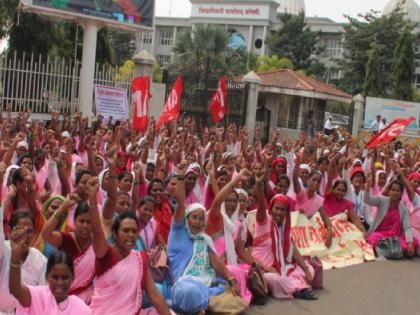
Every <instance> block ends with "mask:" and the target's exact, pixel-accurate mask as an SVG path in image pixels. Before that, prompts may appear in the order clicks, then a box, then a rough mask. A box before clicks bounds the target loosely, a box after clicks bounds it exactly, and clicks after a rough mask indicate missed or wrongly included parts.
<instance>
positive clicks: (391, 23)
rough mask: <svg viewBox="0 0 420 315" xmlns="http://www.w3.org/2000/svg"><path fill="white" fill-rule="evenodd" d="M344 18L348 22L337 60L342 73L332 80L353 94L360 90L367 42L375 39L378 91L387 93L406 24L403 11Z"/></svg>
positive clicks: (366, 55) (367, 48)
mask: <svg viewBox="0 0 420 315" xmlns="http://www.w3.org/2000/svg"><path fill="white" fill-rule="evenodd" d="M346 18H347V20H348V23H346V24H344V30H345V34H344V43H343V48H344V57H343V59H341V60H340V61H339V63H338V65H339V69H340V70H341V71H342V73H343V75H342V77H341V78H340V79H339V80H338V81H337V82H335V83H336V84H337V86H338V87H340V88H341V89H344V90H346V91H347V92H349V93H350V94H353V95H355V94H358V93H361V92H363V84H364V82H365V77H366V65H367V63H368V61H369V51H370V50H371V43H373V42H376V43H377V44H378V46H379V47H380V52H379V56H380V66H379V68H380V71H381V75H380V77H379V87H380V88H379V89H380V91H381V93H380V94H382V95H383V96H387V95H389V94H390V93H391V82H392V80H391V75H392V71H391V68H392V63H393V59H394V52H395V48H396V45H397V42H398V39H399V38H400V36H401V34H402V32H403V30H404V28H405V26H406V24H407V22H406V21H405V20H404V14H402V13H401V12H400V11H399V10H396V11H394V12H392V13H390V14H387V15H379V13H378V12H375V11H371V12H368V13H366V14H363V15H359V16H358V18H353V17H350V16H347V17H346Z"/></svg>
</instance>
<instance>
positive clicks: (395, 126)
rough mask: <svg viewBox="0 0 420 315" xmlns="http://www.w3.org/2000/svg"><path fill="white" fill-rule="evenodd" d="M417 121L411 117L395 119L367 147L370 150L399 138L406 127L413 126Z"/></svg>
mask: <svg viewBox="0 0 420 315" xmlns="http://www.w3.org/2000/svg"><path fill="white" fill-rule="evenodd" d="M415 120H416V119H415V118H414V117H410V118H407V119H395V120H394V121H393V122H392V123H391V124H389V126H388V127H386V128H385V129H384V130H382V131H381V133H380V134H378V135H377V136H376V137H374V138H372V139H371V140H370V141H369V142H368V143H367V144H366V146H367V147H368V148H374V147H376V146H378V144H380V143H381V142H389V141H391V140H392V139H394V138H396V137H398V136H399V135H400V134H401V133H402V132H403V130H404V129H405V127H407V126H408V125H409V124H411V123H412V122H413V121H415Z"/></svg>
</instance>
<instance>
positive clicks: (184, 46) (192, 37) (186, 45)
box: [170, 24, 254, 75]
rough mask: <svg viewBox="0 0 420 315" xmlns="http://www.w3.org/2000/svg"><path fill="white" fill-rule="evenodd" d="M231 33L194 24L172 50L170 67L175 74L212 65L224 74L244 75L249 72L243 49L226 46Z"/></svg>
mask: <svg viewBox="0 0 420 315" xmlns="http://www.w3.org/2000/svg"><path fill="white" fill-rule="evenodd" d="M230 36H231V34H230V33H229V32H228V31H227V30H226V29H225V28H223V27H220V26H215V25H211V24H198V25H196V27H195V28H194V29H193V30H187V31H184V32H182V33H181V34H180V35H179V37H178V39H177V40H176V42H175V45H174V47H173V52H174V60H173V62H172V63H171V65H170V68H171V69H172V70H175V71H180V70H183V69H191V68H197V69H199V68H200V67H201V68H203V69H204V67H206V66H208V65H209V64H212V66H213V67H216V68H218V69H221V70H222V72H224V73H225V74H226V75H239V74H244V73H246V72H247V70H248V69H249V65H248V62H251V61H253V59H254V58H253V56H250V57H249V58H248V54H247V52H246V50H245V49H244V48H242V47H239V48H231V47H230V46H229V42H230Z"/></svg>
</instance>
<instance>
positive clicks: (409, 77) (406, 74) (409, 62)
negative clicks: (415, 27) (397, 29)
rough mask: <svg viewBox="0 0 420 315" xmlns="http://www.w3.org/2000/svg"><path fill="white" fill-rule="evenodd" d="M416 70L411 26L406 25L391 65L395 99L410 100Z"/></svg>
mask: <svg viewBox="0 0 420 315" xmlns="http://www.w3.org/2000/svg"><path fill="white" fill-rule="evenodd" d="M415 70H416V65H415V52H414V45H413V35H412V34H411V27H409V26H407V27H406V28H405V30H404V33H403V34H402V35H401V38H400V40H399V41H398V45H397V47H396V48H395V56H394V63H393V65H392V96H393V97H395V98H396V99H400V100H405V101H412V100H413V98H414V93H413V88H412V82H413V77H414V73H415Z"/></svg>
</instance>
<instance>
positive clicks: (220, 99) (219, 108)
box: [209, 78, 227, 123]
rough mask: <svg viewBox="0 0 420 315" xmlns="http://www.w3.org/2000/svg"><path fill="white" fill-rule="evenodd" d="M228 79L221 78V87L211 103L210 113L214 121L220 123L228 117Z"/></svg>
mask: <svg viewBox="0 0 420 315" xmlns="http://www.w3.org/2000/svg"><path fill="white" fill-rule="evenodd" d="M226 85H227V83H226V79H225V78H221V79H220V81H219V87H218V88H217V91H216V93H214V95H213V97H212V98H211V102H210V108H209V109H210V113H211V117H212V118H213V121H214V122H215V123H219V122H220V121H222V119H223V118H224V117H225V116H226V115H227V88H226Z"/></svg>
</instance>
